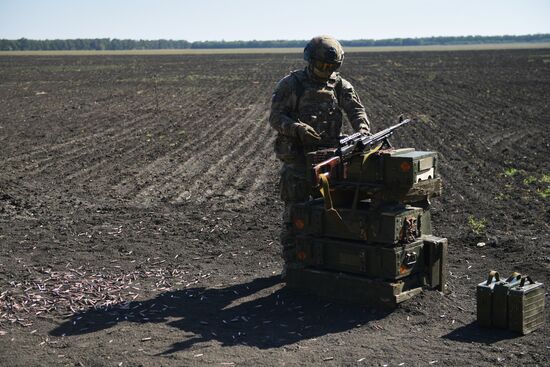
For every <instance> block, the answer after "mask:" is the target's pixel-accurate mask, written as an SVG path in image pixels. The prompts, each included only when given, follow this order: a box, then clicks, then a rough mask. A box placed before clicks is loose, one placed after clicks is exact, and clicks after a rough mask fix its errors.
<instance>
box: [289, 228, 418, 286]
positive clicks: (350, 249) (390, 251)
mask: <svg viewBox="0 0 550 367" xmlns="http://www.w3.org/2000/svg"><path fill="white" fill-rule="evenodd" d="M423 251H424V241H423V240H418V241H414V242H412V243H408V244H403V245H402V246H397V247H384V246H380V245H365V244H364V243H361V242H354V241H339V240H331V239H327V238H316V237H311V236H299V237H298V238H297V242H296V255H297V258H298V260H299V261H301V262H302V263H303V264H304V265H305V266H311V267H315V268H319V269H329V270H336V271H343V272H347V273H354V274H362V275H366V276H370V277H376V278H383V279H392V280H393V279H401V278H403V277H406V276H409V275H411V274H416V273H418V272H421V271H424V270H425V267H426V266H425V265H426V264H425V259H426V256H425V254H424V252H423Z"/></svg>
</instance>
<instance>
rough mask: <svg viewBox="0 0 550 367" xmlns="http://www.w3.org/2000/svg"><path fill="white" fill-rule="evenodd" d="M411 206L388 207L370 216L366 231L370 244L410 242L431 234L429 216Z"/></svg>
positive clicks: (420, 209)
mask: <svg viewBox="0 0 550 367" xmlns="http://www.w3.org/2000/svg"><path fill="white" fill-rule="evenodd" d="M423 214H425V213H424V210H423V209H422V208H417V207H413V206H388V207H385V208H382V209H381V210H380V212H379V213H376V215H373V216H372V219H371V220H370V221H369V227H368V231H367V235H368V238H367V240H368V241H370V242H376V243H386V244H395V243H402V242H411V241H414V240H415V239H416V238H418V237H420V236H421V235H428V234H431V233H432V229H431V220H430V215H429V214H428V213H426V214H427V215H423Z"/></svg>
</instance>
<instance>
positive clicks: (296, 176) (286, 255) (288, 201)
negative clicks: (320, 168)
mask: <svg viewBox="0 0 550 367" xmlns="http://www.w3.org/2000/svg"><path fill="white" fill-rule="evenodd" d="M305 172H306V170H305V166H295V165H289V164H285V165H283V167H282V169H281V179H280V182H279V187H280V190H281V200H282V201H283V203H284V210H283V224H282V228H281V234H280V241H281V246H282V256H283V259H284V261H285V263H286V264H292V263H296V232H295V231H294V227H293V224H292V206H293V205H294V204H296V203H302V202H304V201H307V200H309V198H310V196H312V194H313V193H312V190H311V184H310V183H308V181H307V179H306V176H305Z"/></svg>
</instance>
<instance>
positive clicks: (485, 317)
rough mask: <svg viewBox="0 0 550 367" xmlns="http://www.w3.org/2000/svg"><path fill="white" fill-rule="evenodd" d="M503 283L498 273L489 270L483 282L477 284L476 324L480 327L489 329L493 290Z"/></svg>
mask: <svg viewBox="0 0 550 367" xmlns="http://www.w3.org/2000/svg"><path fill="white" fill-rule="evenodd" d="M501 283H503V281H502V280H500V276H499V274H498V271H495V270H491V271H490V272H489V276H488V278H487V280H486V281H485V282H482V283H479V284H478V285H477V288H476V301H477V302H476V303H477V322H478V323H479V325H481V326H485V327H491V326H492V324H493V322H492V319H493V318H492V313H493V290H494V288H495V285H497V284H501Z"/></svg>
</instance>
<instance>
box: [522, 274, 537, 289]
mask: <svg viewBox="0 0 550 367" xmlns="http://www.w3.org/2000/svg"><path fill="white" fill-rule="evenodd" d="M525 279H527V280H528V281H529V283H530V284H535V282H533V279H531V277H530V276H529V275H526V276H524V277H521V282H520V283H519V286H520V287H523V286H524V285H525Z"/></svg>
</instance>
